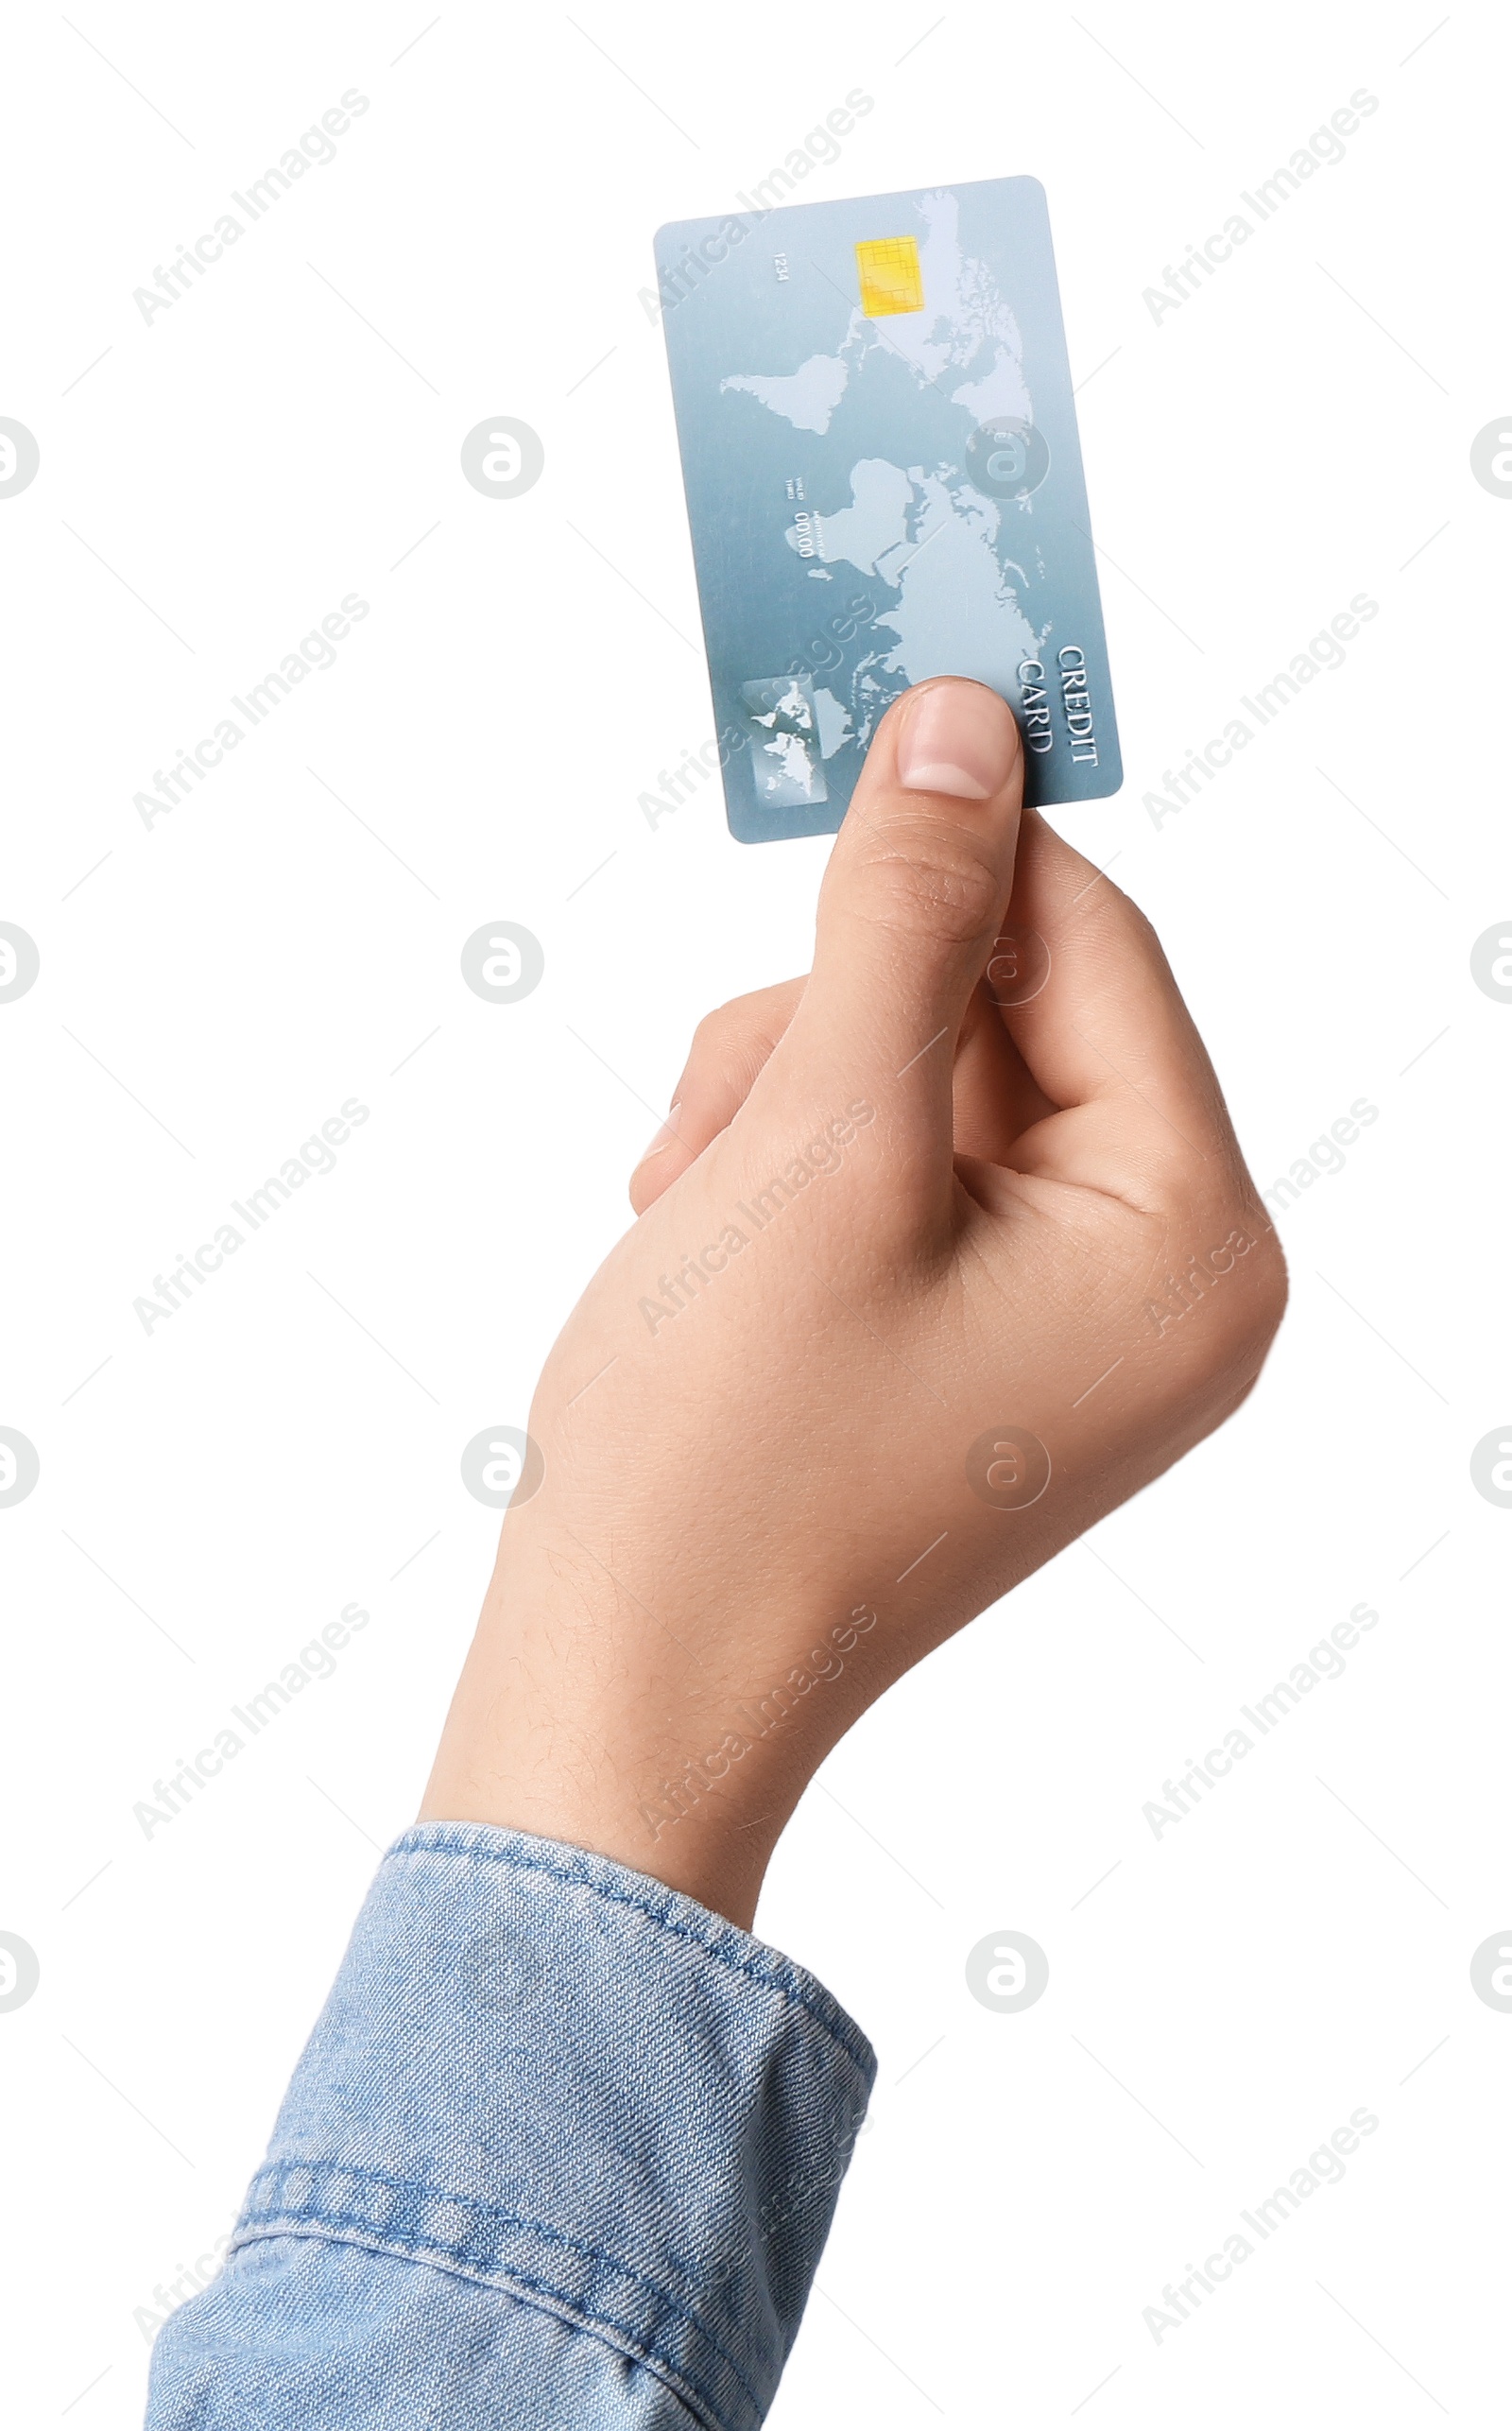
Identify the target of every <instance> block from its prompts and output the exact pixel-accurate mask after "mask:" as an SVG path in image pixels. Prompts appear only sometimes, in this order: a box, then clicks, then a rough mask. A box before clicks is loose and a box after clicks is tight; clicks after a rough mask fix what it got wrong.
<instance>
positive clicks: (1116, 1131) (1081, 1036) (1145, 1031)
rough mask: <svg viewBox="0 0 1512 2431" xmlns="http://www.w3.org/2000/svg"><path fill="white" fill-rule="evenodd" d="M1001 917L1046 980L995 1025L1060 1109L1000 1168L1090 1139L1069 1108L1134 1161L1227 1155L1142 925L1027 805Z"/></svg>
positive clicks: (1188, 1029) (1035, 1165) (1039, 1160)
mask: <svg viewBox="0 0 1512 2431" xmlns="http://www.w3.org/2000/svg"><path fill="white" fill-rule="evenodd" d="M1012 917H1013V921H1014V923H1015V925H1016V926H1020V927H1024V928H1028V929H1030V930H1032V931H1033V932H1035V933H1036V934H1037V935H1038V936H1039V937H1040V938H1041V939H1042V940H1043V941H1044V944H1045V946H1046V948H1047V950H1048V957H1049V974H1048V976H1047V978H1046V980H1045V983H1044V986H1043V987H1042V988H1041V989H1040V991H1039V993H1038V994H1037V995H1035V996H1034V997H1033V998H1031V1000H1030V1001H1029V1002H1028V1003H1027V1004H1023V1005H1016V1006H1009V1007H1006V1008H1005V1010H1004V1014H1003V1019H1004V1021H1005V1025H1006V1026H1007V1028H1008V1030H1009V1032H1010V1034H1011V1036H1012V1038H1013V1040H1014V1042H1015V1043H1016V1045H1017V1046H1018V1048H1019V1051H1020V1053H1021V1055H1022V1058H1023V1062H1024V1066H1025V1069H1026V1070H1027V1072H1028V1074H1029V1075H1030V1077H1031V1078H1032V1080H1033V1082H1034V1083H1035V1085H1036V1086H1037V1087H1038V1088H1039V1089H1040V1090H1041V1091H1042V1092H1043V1093H1044V1095H1045V1096H1046V1098H1047V1099H1049V1101H1050V1102H1051V1104H1052V1105H1054V1106H1056V1107H1058V1108H1061V1109H1064V1110H1066V1111H1065V1112H1061V1113H1059V1114H1055V1115H1051V1116H1049V1117H1047V1118H1046V1120H1045V1121H1044V1122H1043V1123H1041V1124H1040V1125H1039V1126H1038V1127H1036V1128H1035V1129H1031V1130H1030V1131H1029V1132H1028V1133H1027V1134H1026V1137H1025V1138H1024V1139H1022V1140H1021V1141H1020V1142H1019V1143H1018V1144H1017V1147H1016V1148H1015V1151H1014V1156H1013V1160H1012V1161H1013V1163H1014V1164H1015V1165H1016V1166H1017V1167H1019V1169H1020V1170H1024V1171H1027V1170H1040V1171H1053V1170H1056V1169H1057V1161H1059V1160H1062V1159H1063V1158H1064V1157H1065V1156H1067V1155H1068V1154H1070V1153H1071V1150H1072V1148H1073V1147H1074V1144H1077V1143H1084V1142H1087V1141H1089V1140H1090V1139H1091V1137H1092V1136H1093V1133H1092V1130H1091V1127H1090V1126H1089V1125H1088V1124H1087V1123H1086V1122H1078V1121H1077V1120H1076V1119H1075V1115H1076V1112H1077V1110H1083V1109H1091V1110H1095V1111H1096V1112H1097V1114H1098V1115H1099V1116H1100V1118H1101V1125H1100V1129H1098V1130H1097V1132H1096V1134H1095V1136H1096V1138H1097V1139H1098V1140H1100V1141H1107V1140H1108V1139H1110V1138H1116V1139H1122V1140H1123V1141H1124V1143H1125V1145H1126V1146H1128V1147H1131V1148H1133V1147H1137V1148H1138V1151H1139V1155H1140V1159H1141V1162H1142V1163H1143V1164H1146V1165H1147V1164H1149V1163H1151V1162H1152V1161H1153V1163H1154V1164H1157V1165H1158V1164H1161V1163H1163V1162H1165V1161H1167V1160H1169V1159H1178V1158H1182V1157H1185V1158H1186V1159H1188V1160H1190V1159H1191V1158H1193V1157H1195V1158H1196V1159H1198V1160H1200V1161H1202V1162H1206V1161H1207V1160H1208V1159H1209V1158H1211V1156H1213V1155H1214V1154H1215V1153H1227V1152H1228V1151H1229V1150H1230V1149H1231V1148H1232V1131H1231V1129H1230V1126H1229V1117H1228V1112H1227V1110H1226V1108H1225V1106H1224V1103H1223V1097H1222V1094H1221V1092H1220V1090H1219V1088H1218V1083H1217V1080H1216V1078H1215V1077H1214V1074H1213V1070H1212V1066H1211V1063H1210V1061H1209V1060H1208V1055H1207V1051H1206V1049H1205V1048H1204V1046H1203V1044H1202V1041H1201V1039H1200V1038H1199V1037H1198V1035H1197V1031H1196V1027H1195V1025H1194V1022H1193V1020H1192V1016H1191V1014H1190V1013H1189V1012H1188V1010H1187V1009H1186V1006H1185V1004H1184V1003H1183V1001H1182V998H1181V992H1180V990H1179V989H1178V988H1177V984H1176V980H1175V978H1174V977H1173V976H1172V973H1171V968H1170V965H1169V963H1168V962H1167V961H1166V958H1165V956H1164V954H1163V953H1162V952H1161V950H1160V940H1159V939H1158V938H1157V936H1156V934H1155V931H1154V929H1153V928H1152V927H1151V926H1150V923H1149V922H1148V921H1147V920H1146V919H1145V917H1144V915H1143V912H1142V911H1140V909H1139V908H1138V906H1137V905H1134V904H1132V903H1131V902H1130V901H1129V899H1128V897H1127V896H1126V895H1125V894H1124V893H1122V892H1121V890H1120V889H1119V888H1117V887H1115V886H1114V885H1113V884H1112V883H1111V882H1110V880H1108V878H1106V877H1104V876H1103V875H1102V874H1101V873H1100V871H1098V870H1097V868H1096V866H1095V864H1094V863H1092V862H1091V861H1088V860H1086V859H1084V858H1083V856H1082V854H1081V853H1077V852H1075V851H1074V849H1073V847H1072V846H1071V845H1069V844H1068V843H1067V842H1066V841H1065V839H1064V838H1063V837H1062V836H1057V835H1056V834H1055V832H1054V830H1053V829H1051V828H1049V827H1047V826H1046V825H1045V822H1044V820H1043V819H1041V818H1040V817H1039V816H1038V814H1037V813H1035V812H1033V811H1030V812H1026V813H1025V814H1024V818H1023V822H1022V832H1021V836H1020V843H1019V857H1018V871H1017V875H1016V879H1015V885H1014V895H1013V905H1012ZM1060 1169H1061V1170H1062V1171H1063V1173H1064V1178H1067V1179H1071V1178H1086V1177H1074V1175H1073V1174H1072V1172H1071V1170H1070V1168H1069V1167H1068V1166H1064V1165H1062V1166H1061V1168H1060Z"/></svg>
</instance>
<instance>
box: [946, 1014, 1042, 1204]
mask: <svg viewBox="0 0 1512 2431" xmlns="http://www.w3.org/2000/svg"><path fill="white" fill-rule="evenodd" d="M954 1097H955V1153H956V1155H957V1156H970V1157H982V1158H985V1159H986V1160H987V1162H988V1164H1010V1163H1011V1162H1012V1161H1013V1149H1014V1147H1015V1144H1016V1143H1017V1141H1018V1140H1019V1139H1020V1138H1021V1137H1022V1134H1023V1133H1024V1132H1025V1131H1026V1130H1028V1129H1030V1128H1031V1126H1032V1125H1033V1124H1035V1123H1039V1122H1042V1121H1043V1119H1044V1117H1045V1116H1046V1115H1047V1114H1053V1113H1054V1112H1056V1108H1055V1107H1054V1106H1053V1105H1052V1103H1051V1101H1050V1099H1049V1098H1048V1097H1047V1096H1046V1095H1045V1094H1044V1091H1043V1090H1042V1089H1041V1088H1040V1085H1039V1083H1038V1081H1036V1080H1035V1078H1033V1076H1032V1074H1031V1073H1030V1071H1029V1068H1028V1066H1027V1065H1026V1064H1025V1062H1024V1060H1023V1058H1022V1055H1021V1054H1020V1052H1019V1049H1018V1047H1017V1046H1016V1045H1015V1043H1014V1041H1013V1039H1012V1038H1011V1037H1010V1035H1009V1033H1008V1031H1007V1029H1006V1028H1005V1025H1004V1019H1003V1010H1002V1007H1001V1006H1000V1004H999V1003H998V1001H997V998H996V997H995V996H994V995H992V994H990V993H989V992H988V983H987V981H985V980H984V981H983V982H981V984H980V985H979V986H978V987H977V989H976V991H975V992H974V994H973V995H972V998H971V1004H970V1005H969V1007H968V1008H967V1013H966V1019H965V1021H964V1022H963V1023H962V1025H961V1034H960V1040H959V1043H957V1046H956V1049H955V1087H954Z"/></svg>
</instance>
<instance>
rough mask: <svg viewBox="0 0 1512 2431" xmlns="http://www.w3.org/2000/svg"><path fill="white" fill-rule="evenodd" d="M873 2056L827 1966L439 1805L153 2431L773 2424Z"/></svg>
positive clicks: (372, 1916)
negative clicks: (766, 2420)
mask: <svg viewBox="0 0 1512 2431" xmlns="http://www.w3.org/2000/svg"><path fill="white" fill-rule="evenodd" d="M874 2074H875V2061H874V2060H873V2058H872V2054H871V2048H870V2045H869V2044H868V2042H867V2040H866V2038H865V2036H864V2035H863V2034H861V2032H860V2031H859V2030H858V2028H857V2027H856V2026H853V2025H852V2024H851V2020H850V2019H849V2018H848V2017H847V2016H846V2014H845V2012H844V2010H843V2009H840V2007H839V2006H838V2004H837V2003H836V2002H835V2001H833V2000H832V1999H831V1997H830V1995H829V1993H828V1992H827V1991H825V1990H824V1988H823V1986H822V1985H820V1984H818V1983H816V1981H815V1979H814V1977H813V1976H812V1975H810V1974H806V1973H805V1972H804V1970H803V1969H802V1968H801V1967H797V1966H795V1965H794V1964H793V1963H792V1961H791V1960H790V1959H787V1958H784V1957H781V1956H780V1955H779V1954H778V1953H777V1952H776V1951H774V1950H769V1949H767V1948H766V1947H765V1945H764V1944H763V1943H761V1942H760V1941H756V1940H752V1939H751V1937H750V1935H749V1934H747V1933H742V1932H740V1931H739V1930H738V1929H737V1928H736V1927H735V1926H734V1925H732V1924H728V1923H726V1922H724V1920H723V1919H722V1918H720V1917H717V1916H713V1915H711V1913H710V1912H709V1910H708V1909H707V1908H703V1907H699V1906H698V1905H696V1902H694V1901H693V1900H689V1899H684V1898H682V1897H681V1896H680V1894H679V1893H678V1892H676V1891H673V1890H669V1889H668V1888H666V1886H665V1885H664V1884H662V1883H658V1882H653V1881H651V1880H650V1879H648V1877H647V1876H645V1875H644V1874H638V1873H632V1872H631V1871H629V1870H628V1869H627V1867H624V1866H620V1865H616V1864H614V1863H613V1862H612V1861H611V1860H610V1859H609V1858H607V1857H597V1856H593V1855H590V1854H589V1853H586V1852H585V1851H584V1850H581V1849H574V1848H568V1847H565V1846H563V1845H562V1844H561V1843H559V1842H558V1841H555V1840H538V1839H534V1838H531V1837H529V1836H527V1835H525V1834H524V1833H519V1832H501V1831H494V1830H491V1829H490V1828H489V1827H488V1826H486V1825H482V1824H472V1823H423V1824H420V1825H418V1826H417V1827H416V1829H415V1830H414V1831H412V1832H406V1833H405V1834H404V1836H403V1838H402V1839H400V1840H398V1841H397V1842H396V1843H395V1845H394V1847H393V1848H392V1849H391V1850H390V1851H389V1852H388V1854H387V1856H386V1857H385V1859H384V1862H383V1865H382V1866H381V1868H380V1869H379V1872H378V1875H377V1879H376V1881H375V1882H374V1884H373V1887H372V1888H371V1890H370V1891H369V1895H368V1899H367V1902H366V1905H364V1907H363V1910H362V1914H361V1916H360V1917H359V1919H358V1921H357V1925H356V1930H355V1932H354V1933H353V1935H352V1944H351V1947H350V1948H349V1950H348V1952H347V1955H346V1957H345V1959H344V1961H343V1963H342V1967H341V1971H340V1973H339V1974H338V1975H337V1978H336V1981H335V1987H334V1989H333V1991H332V1993H331V1997H330V1999H329V2000H328V2002H327V2003H326V2007H325V2010H324V2012H323V2014H322V2016H321V2018H320V2020H319V2023H318V2025H317V2026H316V2029H315V2032H314V2034H313V2035H312V2036H311V2039H310V2042H309V2044H308V2047H307V2048H306V2050H305V2053H304V2056H303V2058H302V2059H301V2061H300V2064H299V2067H298V2069H297V2070H296V2072H295V2076H294V2081H293V2083H292V2085H291V2086H290V2088H289V2091H288V2095H287V2096H286V2098H285V2100H284V2103H283V2111H282V2112H281V2113H280V2116H279V2121H278V2126H277V2129H275V2132H274V2136H273V2141H272V2145H271V2147H270V2148H269V2151H268V2156H267V2160H266V2163H265V2164H264V2165H263V2167H262V2168H261V2169H260V2170H259V2171H258V2173H257V2175H256V2177H255V2178H254V2179H253V2181H252V2184H251V2188H250V2191H249V2195H248V2198H247V2205H246V2209H245V2211H244V2213H243V2215H242V2218H241V2220H240V2222H239V2224H238V2226H237V2230H236V2233H235V2236H234V2238H233V2239H232V2249H231V2252H230V2255H229V2256H228V2259H227V2264H226V2267H225V2269H224V2271H223V2272H222V2274H221V2276H220V2277H219V2279H217V2280H215V2282H213V2284H211V2285H210V2286H209V2287H207V2288H206V2289H205V2290H204V2291H203V2293H202V2294H200V2295H198V2296H196V2297H194V2298H192V2299H191V2300H190V2302H188V2303H187V2304H185V2305H183V2306H182V2307H181V2309H180V2311H179V2312H178V2313H176V2314H175V2315H174V2316H173V2318H172V2319H171V2320H170V2321H169V2322H168V2324H167V2326H166V2328H165V2329H164V2330H163V2332H162V2334H161V2336H160V2337H159V2339H158V2342H157V2348H156V2351H155V2353H154V2356H153V2370H152V2389H151V2396H150V2399H149V2403H148V2409H147V2424H148V2431H231V2426H233V2425H234V2426H236V2431H253V2426H256V2431H296V2426H297V2431H378V2426H383V2431H389V2426H392V2431H420V2426H422V2425H424V2426H435V2427H436V2431H485V2426H487V2431H500V2426H509V2427H510V2431H514V2427H515V2426H520V2431H526V2427H527V2426H528V2431H594V2427H595V2426H600V2425H601V2426H603V2431H610V2426H614V2431H621V2426H634V2431H672V2426H678V2431H687V2425H688V2424H689V2423H690V2422H694V2423H698V2424H700V2425H703V2426H705V2431H756V2426H757V2425H758V2424H759V2423H760V2422H762V2420H763V2417H764V2416H765V2412H766V2409H767V2407H768V2406H769V2405H770V2404H771V2400H772V2396H773V2393H774V2391H775V2389H776V2387H777V2382H778V2377H779V2375H780V2373H781V2371H782V2365H783V2362H784V2361H785V2359H786V2356H787V2353H788V2350H789V2348H790V2347H791V2345H792V2342H793V2338H794V2336H795V2334H796V2332H797V2329H798V2325H799V2318H800V2316H801V2314H802V2310H803V2305H804V2302H805V2299H806V2297H807V2295H808V2289H809V2284H810V2281H811V2280H812V2278H813V2275H814V2271H815V2269H816V2266H817V2263H818V2258H819V2253H820V2250H821V2249H822V2247H823V2244H824V2240H825V2237H826V2235H827V2233H828V2232H829V2226H830V2220H831V2216H832V2214H833V2209H834V2203H835V2198H836V2195H837V2193H838V2189H839V2183H840V2180H841V2178H842V2177H843V2175H844V2173H845V2169H846V2165H847V2163H848V2162H849V2159H850V2155H851V2146H852V2144H853V2143H854V2140H855V2136H856V2132H857V2130H858V2129H859V2127H860V2125H861V2121H862V2119H863V2117H864V2115H865V2112H866V2105H867V2098H868V2094H869V2092H870V2088H871V2081H872V2078H873V2076H874Z"/></svg>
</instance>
